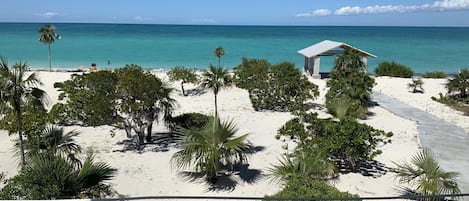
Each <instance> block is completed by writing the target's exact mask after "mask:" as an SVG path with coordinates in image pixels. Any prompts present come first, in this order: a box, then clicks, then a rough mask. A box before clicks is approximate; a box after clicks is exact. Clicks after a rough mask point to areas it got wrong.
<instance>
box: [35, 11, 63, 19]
mask: <svg viewBox="0 0 469 201" xmlns="http://www.w3.org/2000/svg"><path fill="white" fill-rule="evenodd" d="M39 15H40V16H42V17H46V18H53V17H56V16H58V15H59V13H56V12H45V13H41V14H39Z"/></svg>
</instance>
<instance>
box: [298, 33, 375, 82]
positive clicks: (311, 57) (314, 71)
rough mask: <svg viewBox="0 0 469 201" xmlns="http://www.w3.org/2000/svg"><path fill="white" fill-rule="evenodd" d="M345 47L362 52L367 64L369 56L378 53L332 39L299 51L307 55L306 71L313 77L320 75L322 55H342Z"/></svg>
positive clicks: (361, 54)
mask: <svg viewBox="0 0 469 201" xmlns="http://www.w3.org/2000/svg"><path fill="white" fill-rule="evenodd" d="M345 49H352V50H355V51H357V52H358V53H359V54H360V56H361V59H362V61H363V62H364V63H365V66H366V64H367V57H372V58H377V56H376V55H374V54H371V53H369V52H366V51H364V50H361V49H359V48H356V47H353V46H351V45H349V44H347V43H343V42H337V41H331V40H324V41H322V42H319V43H316V44H314V45H311V46H309V47H306V48H304V49H301V50H299V51H298V53H300V54H302V55H303V56H304V57H305V65H304V72H305V73H307V74H309V75H312V76H313V77H320V75H319V71H320V64H321V62H320V57H321V56H336V55H341V54H343V52H344V50H345Z"/></svg>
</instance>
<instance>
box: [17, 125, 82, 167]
mask: <svg viewBox="0 0 469 201" xmlns="http://www.w3.org/2000/svg"><path fill="white" fill-rule="evenodd" d="M78 134H79V133H78V132H75V131H70V132H67V133H65V131H64V129H63V128H59V127H56V126H53V125H49V126H47V127H44V129H43V130H42V131H41V132H40V133H37V134H35V135H30V136H29V137H28V139H27V140H26V141H25V150H26V155H27V156H28V157H27V158H33V157H34V156H36V155H39V154H45V153H46V154H56V155H61V156H64V157H65V158H67V160H68V161H70V162H72V164H73V165H74V166H80V165H81V162H80V160H78V158H77V155H78V154H79V153H81V148H80V145H78V144H76V143H75V140H74V139H73V138H74V137H75V136H77V135H78Z"/></svg>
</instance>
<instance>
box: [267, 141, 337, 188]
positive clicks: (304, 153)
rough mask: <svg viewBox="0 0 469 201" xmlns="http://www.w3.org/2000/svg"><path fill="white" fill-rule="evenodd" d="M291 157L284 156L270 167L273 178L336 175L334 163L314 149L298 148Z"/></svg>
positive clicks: (327, 177)
mask: <svg viewBox="0 0 469 201" xmlns="http://www.w3.org/2000/svg"><path fill="white" fill-rule="evenodd" d="M294 155H295V156H294V157H293V158H291V157H288V156H284V157H283V158H282V159H281V160H279V164H278V165H273V167H272V168H270V170H269V171H270V175H271V177H272V178H273V179H281V180H284V181H285V180H288V179H290V178H304V177H309V178H312V179H319V180H326V179H332V178H336V177H337V176H338V174H337V173H338V171H337V168H336V167H335V165H334V163H333V162H331V161H328V160H327V159H326V157H325V155H324V154H322V153H320V152H318V151H317V150H314V149H306V150H298V151H296V152H295V154H294Z"/></svg>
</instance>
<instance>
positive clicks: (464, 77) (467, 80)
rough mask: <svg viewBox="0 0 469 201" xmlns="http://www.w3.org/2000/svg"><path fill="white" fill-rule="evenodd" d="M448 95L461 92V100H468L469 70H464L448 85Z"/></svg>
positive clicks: (450, 80)
mask: <svg viewBox="0 0 469 201" xmlns="http://www.w3.org/2000/svg"><path fill="white" fill-rule="evenodd" d="M446 89H448V94H451V93H453V92H459V95H460V98H466V97H467V96H468V94H469V69H467V68H466V69H463V70H461V72H459V73H458V74H457V75H455V76H454V77H453V79H449V80H448V83H447V84H446Z"/></svg>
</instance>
